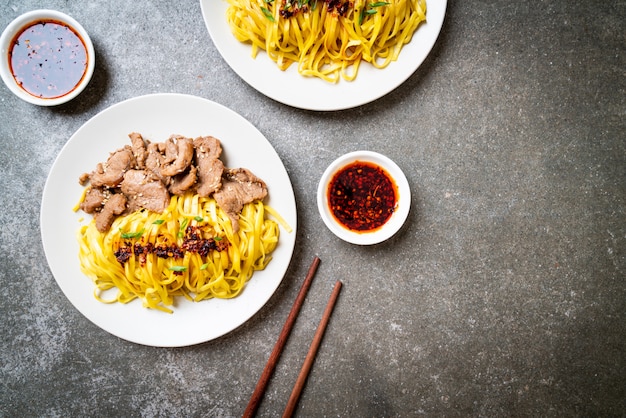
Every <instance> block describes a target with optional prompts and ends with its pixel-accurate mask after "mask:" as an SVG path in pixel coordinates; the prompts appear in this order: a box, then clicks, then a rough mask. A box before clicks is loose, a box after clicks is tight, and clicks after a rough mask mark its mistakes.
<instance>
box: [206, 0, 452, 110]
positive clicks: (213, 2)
mask: <svg viewBox="0 0 626 418" xmlns="http://www.w3.org/2000/svg"><path fill="white" fill-rule="evenodd" d="M200 6H201V8H202V15H203V17H204V22H205V24H206V26H207V28H208V30H209V34H210V35H211V39H213V43H214V44H215V46H216V47H217V50H218V51H219V52H220V54H221V55H222V57H223V58H224V60H226V62H227V63H228V65H230V67H231V68H232V69H233V70H234V71H235V72H236V73H237V74H238V75H239V76H240V77H241V78H243V79H244V81H246V82H247V83H248V84H250V85H251V86H252V87H253V88H255V89H256V90H258V91H259V92H261V93H263V94H264V95H266V96H268V97H270V98H272V99H274V100H276V101H278V102H281V103H284V104H286V105H289V106H293V107H297V108H301V109H308V110H319V111H330V110H342V109H349V108H352V107H356V106H360V105H363V104H366V103H369V102H372V101H374V100H376V99H378V98H380V97H382V96H384V95H385V94H387V93H389V92H390V91H392V90H393V89H395V88H396V87H398V86H399V85H400V84H402V83H403V82H404V81H406V79H407V78H409V77H410V76H411V74H413V73H414V72H415V70H417V68H418V67H419V66H420V65H421V64H422V62H424V60H425V59H426V56H427V55H428V53H429V52H430V50H431V49H432V47H433V46H434V44H435V41H436V40H437V37H438V36H439V32H440V30H441V27H442V26H443V20H444V17H445V14H446V6H447V0H427V4H426V7H427V10H426V19H427V21H426V22H425V23H422V24H421V25H420V26H419V28H418V29H417V31H416V32H415V34H414V35H413V39H412V40H411V42H410V43H409V44H407V45H405V46H404V48H403V49H402V52H400V56H399V57H398V61H396V62H392V63H391V64H390V65H389V66H388V67H387V68H384V69H382V70H380V69H376V68H375V67H373V66H371V65H369V64H367V63H363V64H361V66H360V67H359V74H358V75H357V77H356V79H355V80H354V81H352V82H347V81H345V80H341V81H339V83H337V84H331V83H328V82H326V81H323V80H320V79H318V78H311V77H303V76H301V75H300V74H299V73H298V69H297V65H292V66H291V67H289V68H288V69H287V70H286V71H281V70H280V69H279V68H278V67H277V66H276V64H275V63H274V61H272V60H271V59H270V58H268V56H267V55H266V54H265V53H264V52H263V51H261V52H259V54H258V55H257V57H256V59H255V58H252V56H251V52H252V48H251V46H250V45H248V44H243V43H241V42H239V41H238V40H237V39H235V37H234V36H233V34H232V32H231V30H230V27H229V26H228V22H227V21H226V10H227V9H228V3H227V2H226V0H200Z"/></svg>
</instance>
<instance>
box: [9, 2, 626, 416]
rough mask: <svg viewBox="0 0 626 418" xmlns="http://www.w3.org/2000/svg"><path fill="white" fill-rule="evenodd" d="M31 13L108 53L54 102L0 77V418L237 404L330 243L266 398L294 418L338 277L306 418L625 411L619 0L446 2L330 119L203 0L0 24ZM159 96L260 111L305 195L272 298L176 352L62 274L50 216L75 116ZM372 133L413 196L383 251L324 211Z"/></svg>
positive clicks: (624, 70) (622, 18)
mask: <svg viewBox="0 0 626 418" xmlns="http://www.w3.org/2000/svg"><path fill="white" fill-rule="evenodd" d="M215 1H219V0H215ZM430 1H437V0H430ZM37 8H53V9H57V10H60V11H64V12H66V13H68V14H70V15H72V16H73V17H74V18H76V19H77V20H78V21H79V22H81V23H82V25H83V26H84V27H85V28H86V29H87V30H88V31H89V33H90V35H91V37H92V40H93V42H94V44H95V48H96V53H97V64H96V71H95V75H94V77H93V79H92V81H91V83H90V85H89V86H88V88H87V90H85V91H84V92H83V93H82V94H81V95H80V96H79V98H78V99H76V100H75V101H73V102H72V103H70V104H67V105H63V106H60V107H57V108H37V107H34V106H32V105H29V104H27V103H25V102H22V101H20V100H19V99H17V98H16V97H14V96H13V95H12V94H11V93H10V92H9V90H8V89H7V88H6V87H5V86H1V88H0V141H1V143H2V152H0V187H1V190H2V193H0V207H2V211H1V212H0V217H1V225H2V228H0V250H1V251H0V311H1V312H2V321H1V323H0V333H1V334H2V339H1V341H0V353H1V354H2V355H1V358H0V382H1V384H0V416H6V417H12V416H33V417H34V416H52V417H54V416H59V417H68V416H76V417H78V416H107V417H109V416H126V417H129V416H131V417H153V416H158V417H172V416H210V417H231V416H240V415H241V414H242V412H243V410H244V409H245V407H246V405H247V402H248V399H249V397H250V395H251V394H252V391H253V390H254V387H255V385H256V382H257V380H258V378H259V376H260V374H261V371H262V370H263V367H264V365H265V363H266V361H267V359H268V357H269V354H270V352H271V350H272V348H273V345H274V343H275V341H276V338H277V336H278V334H279V332H280V330H281V328H282V325H283V323H284V321H285V319H286V317H287V315H288V312H289V310H290V308H291V304H292V302H293V300H294V299H295V297H296V294H297V292H298V290H299V288H300V284H301V282H302V280H303V278H304V276H305V273H306V270H307V269H308V266H309V264H310V262H311V260H312V259H313V257H314V256H315V255H318V256H319V257H320V258H321V260H322V263H321V265H320V269H319V271H318V274H317V277H316V279H315V281H314V282H313V285H312V287H311V290H310V292H309V295H308V297H307V299H306V302H305V304H304V306H303V308H302V312H301V314H300V316H299V318H298V320H297V322H296V326H295V328H294V330H293V333H292V335H291V337H290V339H289V341H288V343H287V345H286V347H285V351H284V353H283V355H282V356H281V358H280V362H279V364H278V366H277V369H276V371H275V374H274V376H273V378H272V380H271V381H270V385H269V387H268V390H267V393H266V395H265V398H264V400H263V402H262V404H261V407H260V409H259V415H260V416H268V417H269V416H280V415H281V413H282V410H283V408H284V406H285V404H286V402H287V399H288V398H289V394H290V393H291V388H292V386H293V384H294V382H295V380H296V377H297V374H298V372H299V370H300V367H301V364H302V361H303V359H304V357H305V355H306V352H307V350H308V345H309V343H310V341H311V339H312V337H313V333H314V331H315V328H316V327H317V324H318V322H319V319H320V317H321V314H322V312H323V310H324V307H325V304H326V301H327V299H328V296H329V295H330V292H331V289H332V285H333V284H334V282H335V280H338V279H339V280H342V281H343V283H344V287H343V290H342V293H341V295H340V297H339V300H338V303H337V306H336V308H335V311H334V314H333V317H332V319H331V321H330V323H329V328H328V330H327V332H326V335H325V337H324V340H323V343H322V345H321V347H320V351H319V353H318V357H317V359H316V361H315V363H314V365H313V368H312V370H311V374H310V377H309V379H308V381H307V384H306V386H305V388H304V391H303V394H302V397H301V399H300V402H299V404H298V409H297V412H298V415H299V416H303V417H312V416H327V417H331V416H340V417H357V416H361V417H413V416H420V415H424V416H446V417H455V416H459V417H466V416H484V417H494V416H533V417H535V416H546V417H552V416H559V417H560V416H581V417H582V416H584V417H588V416H624V415H625V414H626V401H625V400H626V369H625V366H626V364H625V352H626V318H625V316H626V315H625V314H626V282H625V278H626V260H625V257H626V214H625V210H626V201H625V199H626V138H625V132H626V123H625V120H626V103H625V99H626V77H625V76H626V24H625V22H626V3H625V2H624V1H616V2H599V1H587V2H585V1H580V0H575V1H570V0H568V1H565V0H557V1H540V0H537V1H531V2H511V1H505V0H495V1H482V0H479V1H472V2H463V1H455V0H452V1H450V2H449V4H448V10H447V14H446V19H445V22H444V26H443V29H442V32H441V35H440V37H439V39H438V41H437V43H436V45H435V47H434V49H433V50H432V52H431V53H430V55H429V56H428V58H427V59H426V61H425V62H424V64H423V65H422V66H421V67H420V68H419V69H418V70H417V71H416V72H415V73H414V74H413V76H412V77H410V78H409V80H407V82H406V83H404V84H403V85H402V86H401V87H399V88H398V89H396V90H395V91H393V92H391V93H390V94H388V95H387V96H385V97H383V98H381V99H379V100H377V101H375V102H373V103H370V104H367V105H364V106H361V107H358V108H355V109H351V110H345V111H338V112H327V113H325V112H311V111H304V110H299V109H294V108H291V107H288V106H284V105H282V104H280V103H277V102H274V101H273V100H271V99H268V98H266V97H265V96H263V95H261V94H259V93H257V92H256V91H255V90H253V89H252V88H251V87H249V86H248V85H247V84H246V83H245V82H243V81H242V80H241V79H240V78H239V77H238V76H237V75H236V74H235V73H234V72H233V71H232V70H231V69H230V68H229V67H228V66H227V64H226V63H225V61H224V60H223V59H222V58H221V56H220V55H219V53H218V51H217V50H216V48H215V47H214V45H213V43H212V41H211V39H210V36H209V34H208V32H207V29H206V27H205V25H204V22H203V20H202V16H201V12H200V3H199V2H198V1H191V0H186V1H182V2H156V1H155V2H149V1H135V2H125V1H108V2H105V1H94V2H68V1H48V2H40V1H34V0H27V1H5V2H2V4H0V27H1V28H4V27H5V26H6V25H7V24H8V23H9V22H10V21H11V20H12V19H13V18H15V17H16V16H18V15H19V14H21V13H23V12H26V11H28V10H31V9H37ZM251 65H252V64H251ZM158 92H176V93H187V94H194V95H198V96H201V97H205V98H208V99H210V100H213V101H216V102H218V103H220V104H223V105H225V106H227V107H229V108H231V109H233V110H234V111H236V112H238V113H240V114H241V115H242V116H244V117H245V118H246V119H248V120H249V121H250V122H251V123H252V124H253V125H255V126H256V127H257V128H258V129H259V130H260V131H261V132H262V133H263V134H264V135H265V136H266V137H267V138H268V140H269V141H270V142H271V143H272V145H273V146H274V147H275V149H276V151H277V152H278V154H279V155H280V157H281V158H282V159H283V162H284V164H285V166H286V168H287V170H288V172H289V175H290V178H291V181H292V183H293V186H294V189H295V193H296V199H297V203H298V209H299V230H298V232H297V234H298V235H297V244H296V250H295V254H294V258H293V262H292V264H291V266H290V268H289V270H288V274H287V276H286V277H285V279H284V280H283V283H282V284H281V286H280V287H279V289H278V291H277V292H276V294H275V295H274V297H273V298H272V299H271V300H270V301H269V303H268V304H267V305H266V306H265V307H264V308H263V309H262V310H261V311H260V312H259V313H258V314H257V315H256V316H254V317H253V318H252V319H251V320H250V321H249V322H247V323H246V324H244V325H243V326H241V327H240V328H239V329H237V330H235V331H233V332H231V333H230V334H228V335H226V336H224V337H222V338H219V339H217V340H214V341H211V342H208V343H205V344H200V345H197V346H192V347H187V348H178V349H165V348H154V347H146V346H140V345H135V344H132V343H129V342H126V341H123V340H120V339H118V338H116V337H113V336H111V335H109V334H108V333H106V332H104V331H102V330H100V329H99V328H97V327H96V326H94V325H93V324H92V323H91V322H89V321H88V320H87V319H85V318H84V317H83V316H82V315H81V314H80V313H79V312H78V311H77V310H76V309H75V308H74V307H73V306H72V305H71V304H70V303H69V301H68V300H67V299H66V298H65V296H64V295H63V294H62V293H61V291H60V289H59V287H58V286H57V284H56V282H55V280H54V278H53V277H52V274H51V272H50V270H49V269H48V266H47V263H46V260H45V256H44V253H43V248H42V245H41V240H40V229H39V205H40V201H41V195H42V191H43V186H44V183H45V180H46V177H47V174H48V172H49V170H50V167H51V165H52V163H53V162H54V159H55V158H56V156H57V154H58V153H59V151H60V150H61V148H62V147H63V145H64V144H65V142H66V141H67V140H68V139H69V137H70V136H71V135H72V133H73V132H75V131H76V130H77V129H78V128H79V127H80V126H81V125H82V124H83V123H85V122H86V121H87V120H88V119H89V118H91V117H92V116H94V115H96V114H97V113H98V112H99V111H101V110H103V109H105V108H107V107H109V106H111V105H113V104H115V103H117V102H120V101H122V100H125V99H128V98H131V97H135V96H138V95H144V94H149V93H158ZM355 149H370V150H373V151H378V152H381V153H383V154H385V155H387V156H389V157H390V158H391V159H393V160H394V161H395V162H396V163H397V164H398V165H399V166H400V167H401V168H402V169H403V170H404V171H405V173H406V175H407V177H408V179H409V182H410V184H411V189H412V194H413V198H412V199H413V201H412V211H411V214H410V216H409V220H408V222H407V224H406V225H405V227H404V228H403V230H402V231H401V232H400V233H399V234H398V235H396V236H395V237H393V238H392V239H391V240H389V241H387V242H386V243H383V244H380V245H376V246H373V247H365V248H362V247H357V246H353V245H350V244H346V243H343V242H340V241H339V240H337V239H336V238H335V237H334V236H333V235H332V234H331V233H330V232H329V231H328V230H327V229H326V228H325V227H324V225H323V224H322V221H321V219H320V217H319V215H318V212H317V209H316V201H315V191H316V188H317V183H318V180H319V178H320V176H321V174H322V172H323V171H324V169H325V168H326V167H327V165H328V164H329V163H330V162H331V161H332V160H334V159H335V158H336V157H337V156H339V155H341V154H343V153H345V152H349V151H353V150H355ZM72 257H73V256H72V255H71V254H68V262H72V261H71V259H72Z"/></svg>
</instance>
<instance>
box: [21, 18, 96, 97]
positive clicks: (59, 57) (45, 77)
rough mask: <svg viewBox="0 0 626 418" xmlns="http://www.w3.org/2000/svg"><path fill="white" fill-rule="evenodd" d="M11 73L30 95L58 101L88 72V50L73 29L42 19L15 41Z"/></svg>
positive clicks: (25, 30)
mask: <svg viewBox="0 0 626 418" xmlns="http://www.w3.org/2000/svg"><path fill="white" fill-rule="evenodd" d="M9 58H10V59H9V63H10V66H11V74H13V78H15V81H17V83H18V84H19V85H20V86H21V87H22V89H24V90H25V91H26V92H28V93H29V94H31V95H33V96H35V97H40V98H43V99H55V98H57V97H62V96H65V95H66V94H68V93H70V92H72V91H73V90H74V89H75V88H76V87H77V86H78V84H79V83H80V82H81V80H82V79H83V77H84V76H85V73H86V71H87V61H88V59H89V58H88V57H87V47H86V46H85V42H84V41H83V39H82V38H81V37H80V35H78V33H77V32H76V31H75V30H74V29H72V28H71V27H70V26H68V25H66V24H64V23H62V22H59V21H56V20H38V21H35V22H32V23H30V24H28V25H27V26H25V27H24V29H22V30H21V31H20V32H19V33H18V34H17V35H16V36H15V38H13V41H12V42H11V49H10V51H9Z"/></svg>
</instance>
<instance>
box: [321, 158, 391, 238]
mask: <svg viewBox="0 0 626 418" xmlns="http://www.w3.org/2000/svg"><path fill="white" fill-rule="evenodd" d="M397 201H398V192H397V186H396V184H395V182H394V181H393V179H392V178H391V176H389V174H387V172H386V171H385V170H384V169H383V168H381V167H379V166H378V165H376V164H373V163H370V162H365V161H355V162H354V163H352V164H349V165H347V166H345V167H343V168H342V169H341V170H339V171H338V172H337V173H336V174H335V175H334V176H333V177H332V178H331V180H330V185H329V188H328V203H329V205H330V210H331V213H332V214H333V216H334V217H335V219H337V220H338V221H339V222H340V223H341V224H342V225H343V226H345V227H346V228H348V229H350V230H353V231H359V232H369V231H374V230H376V229H378V228H380V227H381V226H382V225H384V224H385V223H386V222H387V221H388V220H389V218H390V217H391V215H392V214H393V212H394V210H395V208H396V204H397Z"/></svg>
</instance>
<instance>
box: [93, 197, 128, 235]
mask: <svg viewBox="0 0 626 418" xmlns="http://www.w3.org/2000/svg"><path fill="white" fill-rule="evenodd" d="M125 210H126V197H124V195H123V194H121V193H116V194H112V195H111V196H110V197H109V199H108V200H107V201H106V202H105V203H104V206H103V207H102V210H101V211H100V212H96V214H95V215H94V218H95V220H96V228H97V229H98V231H100V232H106V231H108V230H109V228H111V225H112V224H113V221H114V220H115V218H116V217H117V216H118V215H121V214H122V213H124V211H125Z"/></svg>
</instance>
